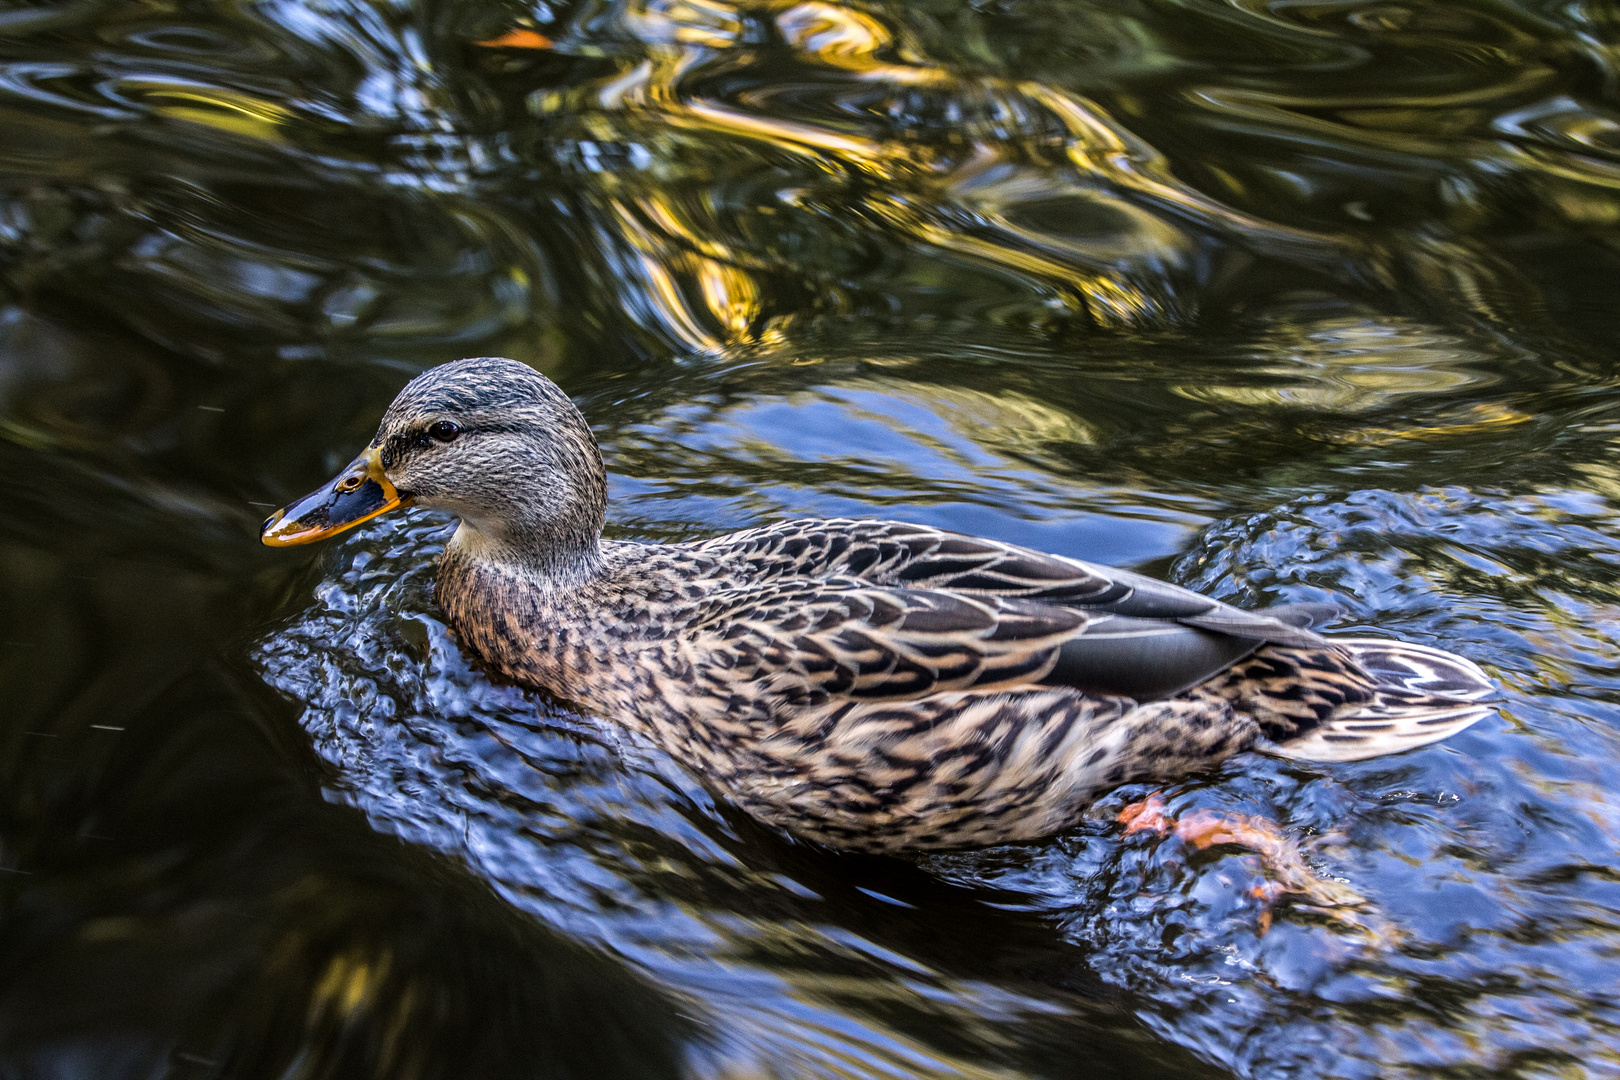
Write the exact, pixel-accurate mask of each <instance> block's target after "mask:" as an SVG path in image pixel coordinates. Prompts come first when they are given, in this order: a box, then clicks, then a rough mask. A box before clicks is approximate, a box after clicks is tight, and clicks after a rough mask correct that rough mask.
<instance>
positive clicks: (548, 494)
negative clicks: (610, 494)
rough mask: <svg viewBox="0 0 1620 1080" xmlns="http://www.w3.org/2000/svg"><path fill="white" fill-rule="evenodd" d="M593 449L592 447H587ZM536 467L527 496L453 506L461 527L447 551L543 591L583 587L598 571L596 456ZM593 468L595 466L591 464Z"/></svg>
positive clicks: (602, 492)
mask: <svg viewBox="0 0 1620 1080" xmlns="http://www.w3.org/2000/svg"><path fill="white" fill-rule="evenodd" d="M592 450H593V452H594V447H592ZM593 458H594V460H591V461H580V462H572V463H569V464H568V466H567V467H565V468H552V469H545V470H536V472H535V473H532V474H531V476H532V477H533V479H532V480H531V482H530V484H529V485H528V486H527V487H526V488H525V489H524V491H525V493H526V495H527V498H525V499H524V500H522V501H521V502H519V503H517V504H515V505H514V504H510V503H508V504H505V505H502V506H500V507H499V509H498V511H496V512H491V513H481V512H480V510H482V507H471V506H462V507H457V508H456V511H457V512H459V515H460V517H461V528H459V529H457V530H456V534H455V536H454V537H453V538H452V539H451V541H450V549H451V550H453V551H455V552H456V553H457V554H458V555H460V556H462V557H465V558H467V559H470V560H472V561H473V562H477V563H483V564H486V565H493V566H497V567H499V568H501V569H503V570H505V571H507V572H509V573H512V574H515V575H517V576H519V577H522V578H525V579H527V580H529V581H530V582H531V583H533V584H534V585H535V586H537V587H539V588H543V589H548V590H549V589H559V588H563V589H565V588H571V587H575V586H578V585H582V584H584V583H585V582H587V581H590V580H591V579H593V578H595V577H597V576H598V575H599V574H600V573H601V572H602V525H603V522H604V521H605V519H606V517H607V476H606V474H605V472H604V471H603V469H602V464H601V459H600V458H595V457H594V453H593ZM593 466H594V467H593Z"/></svg>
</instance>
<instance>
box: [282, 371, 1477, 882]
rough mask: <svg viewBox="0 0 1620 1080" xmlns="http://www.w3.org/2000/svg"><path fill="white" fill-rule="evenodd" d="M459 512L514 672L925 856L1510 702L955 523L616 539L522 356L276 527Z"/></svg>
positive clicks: (552, 390) (776, 807)
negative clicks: (1233, 770)
mask: <svg viewBox="0 0 1620 1080" xmlns="http://www.w3.org/2000/svg"><path fill="white" fill-rule="evenodd" d="M408 506H416V507H423V508H429V509H433V510H439V511H443V512H446V513H448V514H451V515H454V516H455V517H456V518H458V519H459V524H458V525H457V527H456V529H455V531H454V533H453V535H451V536H450V538H449V539H448V541H447V542H446V544H445V547H444V551H443V554H442V556H441V557H440V562H439V566H438V569H437V577H436V581H435V599H436V602H437V604H438V606H439V607H440V608H441V609H442V611H443V612H444V614H445V616H446V617H447V621H448V623H449V625H450V626H451V628H452V630H453V631H454V633H455V635H456V637H457V638H458V640H459V642H460V643H461V645H462V646H463V647H464V648H466V649H468V650H470V651H471V653H473V654H474V655H475V656H476V657H477V658H478V659H479V660H480V661H481V662H482V663H483V664H484V665H486V666H487V667H488V668H489V669H491V670H492V671H494V672H496V673H498V674H499V675H501V676H504V677H506V678H508V679H510V680H512V681H514V682H516V683H519V684H521V685H523V686H526V687H530V688H534V689H538V690H541V691H543V692H545V693H547V694H550V695H552V696H553V697H555V698H558V699H562V700H565V701H569V702H573V703H576V704H577V705H579V706H580V707H581V708H582V709H584V710H586V711H587V712H589V713H591V714H594V715H596V716H598V717H602V718H605V719H607V720H608V721H610V722H621V723H624V724H627V725H629V726H630V727H632V728H634V729H635V730H637V731H639V732H640V733H641V734H642V735H644V736H645V737H647V738H649V739H650V740H651V741H652V742H653V743H655V744H657V745H658V746H659V747H660V748H662V749H663V750H664V751H665V752H667V753H668V754H670V755H672V756H673V757H674V758H676V759H677V760H678V761H680V762H681V763H682V764H683V765H684V766H685V767H686V768H687V769H689V770H690V771H691V772H692V773H693V774H695V776H696V777H697V778H699V779H700V780H701V782H702V783H704V784H705V785H707V786H709V787H710V788H711V789H713V790H714V791H716V792H718V793H719V794H720V796H721V797H723V798H724V799H726V800H727V801H729V802H731V803H732V804H734V805H736V806H738V807H740V808H741V809H743V810H744V811H746V812H747V813H749V814H750V815H752V816H753V817H755V818H757V819H759V820H760V821H763V822H765V823H767V824H768V825H770V826H774V827H776V828H779V829H781V830H785V831H786V832H787V833H789V834H791V835H793V836H795V837H798V838H801V839H804V840H809V841H813V842H815V843H819V844H822V845H826V846H828V847H832V848H837V849H843V850H850V851H859V852H867V853H875V854H890V855H893V854H905V853H918V852H933V851H946V850H956V849H963V848H974V847H985V846H990V845H996V844H1006V843H1018V842H1027V841H1035V840H1039V839H1042V838H1045V837H1049V836H1051V835H1053V834H1055V833H1058V832H1061V831H1062V830H1064V829H1067V828H1071V827H1073V826H1074V825H1076V824H1077V823H1079V822H1080V821H1081V820H1082V819H1083V818H1084V816H1085V814H1086V812H1087V811H1088V809H1089V808H1090V807H1091V806H1092V805H1093V804H1094V803H1096V802H1097V801H1098V800H1099V799H1100V798H1101V797H1102V796H1104V795H1105V794H1107V793H1108V792H1110V791H1112V790H1113V789H1115V788H1118V787H1120V786H1121V785H1125V784H1132V783H1153V784H1164V783H1169V782H1171V781H1175V780H1179V779H1182V778H1185V777H1188V776H1190V775H1193V774H1196V773H1199V772H1202V771H1206V770H1209V769H1211V768H1212V767H1213V766H1216V765H1218V764H1220V763H1221V762H1224V761H1226V760H1227V759H1228V758H1231V757H1233V756H1234V755H1238V754H1242V753H1245V752H1259V753H1263V754H1270V755H1275V756H1280V757H1284V758H1292V759H1297V760H1303V761H1313V762H1347V761H1357V760H1361V759H1365V758H1371V757H1376V756H1379V755H1384V754H1392V753H1398V752H1401V751H1404V750H1408V749H1411V748H1414V747H1418V746H1423V745H1426V744H1429V743H1432V742H1435V741H1437V740H1439V739H1444V738H1446V737H1448V736H1450V735H1453V734H1455V733H1457V732H1458V731H1460V730H1462V729H1463V728H1466V727H1467V726H1468V725H1470V724H1472V723H1474V722H1476V721H1477V720H1479V719H1480V718H1481V717H1483V716H1485V715H1486V714H1487V713H1488V712H1489V711H1490V706H1489V705H1488V703H1487V701H1488V699H1489V698H1490V697H1491V696H1492V694H1493V686H1492V684H1491V682H1490V680H1489V678H1488V677H1487V676H1486V675H1485V673H1484V672H1483V671H1481V670H1480V668H1479V667H1478V666H1476V665H1475V664H1473V663H1472V662H1471V661H1469V660H1467V659H1465V658H1463V657H1460V656H1456V655H1453V654H1451V653H1447V652H1444V651H1442V650H1439V649H1436V648H1432V647H1428V646H1424V645H1419V644H1415V643H1409V642H1403V641H1398V640H1393V639H1384V638H1371V637H1337V636H1336V637H1332V638H1329V637H1324V636H1323V635H1322V634H1321V633H1319V632H1318V630H1317V629H1316V627H1317V626H1319V625H1321V624H1322V623H1323V621H1324V620H1326V619H1328V618H1331V617H1332V616H1333V615H1334V614H1335V613H1336V611H1337V609H1336V608H1333V607H1331V606H1328V605H1309V604H1303V605H1302V604H1295V605H1284V606H1276V607H1271V608H1268V609H1264V610H1259V611H1247V610H1243V609H1240V608H1237V607H1235V606H1232V605H1229V604H1225V603H1222V602H1220V601H1218V600H1215V599H1212V598H1210V597H1207V596H1204V595H1202V594H1200V593H1197V592H1193V591H1191V590H1189V589H1185V588H1182V587H1179V586H1177V585H1174V584H1171V583H1169V582H1165V581H1161V580H1158V579H1156V578H1152V577H1148V576H1145V575H1142V574H1137V573H1133V572H1131V571H1127V570H1121V569H1115V568H1112V567H1107V566H1101V565H1096V564H1093V563H1089V562H1084V561H1081V560H1079V559H1074V558H1069V557H1066V556H1060V555H1054V554H1048V553H1045V552H1041V551H1037V550H1033V549H1030V548H1025V547H1020V546H1017V545H1014V544H1009V543H1004V542H1001V541H997V540H992V539H984V538H981V537H977V536H971V535H967V534H963V533H956V532H951V531H948V530H945V529H939V528H934V527H930V526H927V525H919V524H912V523H907V522H900V521H882V520H865V519H844V518H837V519H804V520H791V521H782V522H778V523H774V524H767V525H763V526H761V527H758V528H751V529H745V530H743V531H741V532H733V533H729V534H727V535H723V536H716V537H713V538H711V539H706V540H696V541H691V542H684V543H640V542H632V541H626V540H615V539H608V538H604V537H603V535H602V534H603V527H604V523H605V520H606V515H607V506H608V489H607V474H606V470H605V468H604V466H603V462H602V456H601V453H600V451H599V450H598V447H597V444H596V440H595V438H594V437H593V435H592V432H591V429H590V426H589V425H588V424H587V423H586V421H585V418H584V416H583V415H581V413H580V411H579V409H578V408H576V407H575V405H574V403H573V401H572V400H571V399H570V398H569V397H568V395H567V394H565V393H564V392H563V391H562V390H561V389H560V388H559V387H558V386H557V384H556V383H554V382H552V381H551V380H550V379H549V378H547V377H546V376H545V375H543V374H541V373H540V372H538V371H536V370H534V369H533V368H531V367H529V366H527V365H525V364H522V363H519V362H517V361H515V360H509V359H504V358H500V357H477V358H471V359H465V360H459V361H453V362H450V363H447V364H443V365H441V366H438V367H434V368H431V369H429V370H427V371H425V372H424V373H422V374H420V375H418V376H417V377H416V378H414V379H412V380H411V381H410V382H409V383H407V384H406V386H405V387H404V388H403V389H402V390H401V391H400V392H399V395H398V397H396V398H395V399H394V401H393V403H392V404H391V405H389V407H388V408H387V410H386V412H385V413H384V414H383V417H382V420H381V423H380V425H379V427H378V429H377V434H376V437H375V438H373V439H372V440H371V442H370V444H369V445H368V446H367V447H366V448H365V450H364V451H363V452H361V454H360V455H359V456H358V457H357V458H355V460H354V461H353V462H352V463H350V464H349V465H348V466H347V467H346V468H345V469H343V470H342V471H341V472H340V473H339V474H338V475H337V476H336V477H334V478H333V479H332V480H331V481H329V482H328V483H327V484H325V485H323V486H322V487H321V488H319V489H317V490H316V491H314V492H312V493H311V494H309V495H307V496H305V497H304V498H302V499H299V500H297V501H296V502H293V503H291V504H289V505H288V506H286V507H285V508H283V509H281V510H279V511H277V512H276V513H275V514H274V515H272V516H271V517H270V518H269V520H267V521H266V522H265V523H264V525H263V527H262V531H261V539H262V540H263V542H264V543H265V544H267V545H270V546H273V547H286V546H291V545H299V544H307V543H311V542H315V541H319V540H322V539H325V538H327V537H330V536H333V535H336V534H338V533H341V532H343V531H345V530H348V529H352V528H354V527H356V526H358V525H360V524H362V523H364V522H366V521H369V520H371V519H372V518H375V517H376V516H378V515H379V514H384V513H387V512H389V511H392V510H395V509H398V508H400V507H408Z"/></svg>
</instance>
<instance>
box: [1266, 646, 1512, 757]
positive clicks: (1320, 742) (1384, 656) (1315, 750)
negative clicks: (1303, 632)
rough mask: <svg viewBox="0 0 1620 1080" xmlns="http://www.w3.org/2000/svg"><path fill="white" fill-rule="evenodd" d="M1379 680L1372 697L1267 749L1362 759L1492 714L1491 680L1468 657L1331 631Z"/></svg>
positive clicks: (1286, 753) (1420, 743)
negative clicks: (1339, 635)
mask: <svg viewBox="0 0 1620 1080" xmlns="http://www.w3.org/2000/svg"><path fill="white" fill-rule="evenodd" d="M1332 642H1333V644H1334V645H1335V646H1337V647H1338V648H1340V649H1342V650H1344V651H1345V652H1346V653H1348V654H1349V656H1350V658H1351V659H1352V660H1353V661H1354V662H1355V663H1356V665H1357V666H1358V667H1360V668H1361V670H1363V671H1365V672H1366V673H1367V674H1369V675H1371V676H1372V677H1373V678H1374V679H1375V680H1377V685H1376V686H1375V687H1373V690H1372V694H1371V696H1370V698H1369V699H1368V700H1366V701H1362V702H1359V703H1357V704H1356V705H1355V706H1354V707H1352V708H1349V709H1347V710H1346V711H1345V712H1344V713H1343V714H1341V715H1337V716H1334V717H1332V718H1330V719H1327V720H1325V721H1323V722H1322V723H1319V724H1317V725H1315V726H1314V727H1311V728H1310V729H1309V730H1305V731H1301V732H1300V733H1299V734H1298V735H1297V736H1295V737H1293V738H1289V739H1286V740H1279V741H1277V742H1274V743H1273V744H1272V745H1271V746H1269V747H1267V752H1268V753H1272V754H1276V755H1278V756H1280V757H1287V758H1295V759H1298V760H1303V761H1362V760H1364V759H1366V758H1373V757H1380V756H1382V755H1384V754H1396V753H1399V752H1401V751H1402V750H1409V749H1411V748H1412V747H1415V746H1423V745H1426V744H1428V743H1432V742H1438V741H1439V740H1441V739H1444V738H1447V737H1449V736H1452V735H1455V734H1456V733H1457V732H1459V731H1461V730H1462V729H1463V728H1466V727H1467V726H1468V725H1470V724H1472V723H1474V722H1475V721H1477V720H1480V719H1482V718H1484V717H1485V716H1488V715H1490V713H1491V711H1492V710H1491V706H1490V705H1489V704H1487V703H1486V702H1487V699H1489V698H1491V697H1494V696H1495V694H1496V687H1495V686H1494V685H1492V683H1491V681H1490V679H1489V677H1487V676H1486V674H1485V673H1484V672H1483V671H1481V670H1480V669H1479V667H1478V666H1477V665H1476V664H1474V663H1473V662H1472V661H1470V660H1465V659H1463V658H1462V657H1460V656H1455V655H1453V654H1451V653H1448V652H1443V651H1441V650H1439V649H1432V648H1429V647H1428V646H1427V645H1414V644H1411V643H1409V642H1404V641H1388V640H1383V639H1379V638H1333V639H1332Z"/></svg>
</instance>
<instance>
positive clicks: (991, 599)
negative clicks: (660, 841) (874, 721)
mask: <svg viewBox="0 0 1620 1080" xmlns="http://www.w3.org/2000/svg"><path fill="white" fill-rule="evenodd" d="M691 631H692V636H693V638H695V641H694V644H696V645H697V647H698V650H699V655H700V656H701V657H702V660H703V663H702V664H701V665H699V664H693V670H694V672H696V671H699V670H701V671H706V672H710V673H712V677H713V678H714V679H715V680H716V681H717V683H718V684H719V685H716V686H715V687H713V688H711V689H712V690H713V691H717V692H720V693H727V694H741V695H742V696H743V697H744V698H747V697H749V696H751V695H754V694H761V693H763V694H772V695H777V696H781V697H785V698H787V699H788V700H789V701H790V702H792V703H794V704H799V705H819V704H824V703H825V702H827V701H828V700H830V699H832V698H835V697H846V698H851V699H856V700H877V699H899V698H918V697H923V696H926V695H929V694H935V693H943V692H948V691H958V690H969V689H973V690H985V689H997V688H1007V689H1012V688H1018V687H1023V688H1028V687H1033V686H1038V685H1046V686H1072V687H1075V688H1077V689H1081V690H1085V691H1089V692H1092V693H1099V694H1111V695H1120V696H1127V697H1133V698H1136V699H1138V700H1148V699H1152V698H1157V697H1163V696H1165V695H1168V694H1172V693H1175V692H1176V691H1178V690H1180V689H1183V688H1185V687H1187V686H1190V685H1193V684H1195V683H1198V682H1202V681H1203V680H1205V679H1207V678H1209V677H1210V676H1211V675H1213V674H1214V673H1216V672H1218V671H1220V670H1222V669H1223V668H1225V667H1228V666H1229V665H1231V664H1232V663H1233V662H1235V661H1236V660H1239V659H1241V658H1242V657H1243V656H1245V655H1247V654H1248V653H1250V652H1252V651H1253V650H1254V649H1255V648H1256V647H1258V645H1259V644H1260V642H1259V641H1258V640H1255V639H1252V638H1238V637H1232V636H1230V635H1224V634H1219V633H1214V632H1211V631H1207V630H1201V629H1198V628H1196V627H1191V626H1185V625H1181V624H1179V623H1176V622H1172V621H1165V620H1157V619H1142V618H1133V617H1130V616H1125V615H1116V614H1113V613H1111V612H1106V611H1088V610H1084V609H1081V608H1076V607H1070V606H1065V605H1060V604H1050V603H1045V602H1042V601H1034V600H1025V599H1022V598H1016V597H1002V596H994V595H988V594H986V595H976V596H970V595H966V594H962V593H957V592H954V591H947V590H940V589H920V588H911V587H893V586H890V587H884V586H877V585H872V584H869V583H866V582H863V581H860V580H857V579H851V578H831V579H821V580H810V581H806V580H803V579H800V580H799V581H797V582H790V583H772V584H767V585H757V586H741V587H736V588H731V589H726V590H722V591H720V592H717V593H715V594H714V595H712V596H711V597H709V599H708V601H707V602H706V603H705V605H704V613H703V616H702V617H701V618H700V619H699V620H698V621H697V623H696V624H695V625H694V626H692V627H691Z"/></svg>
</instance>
